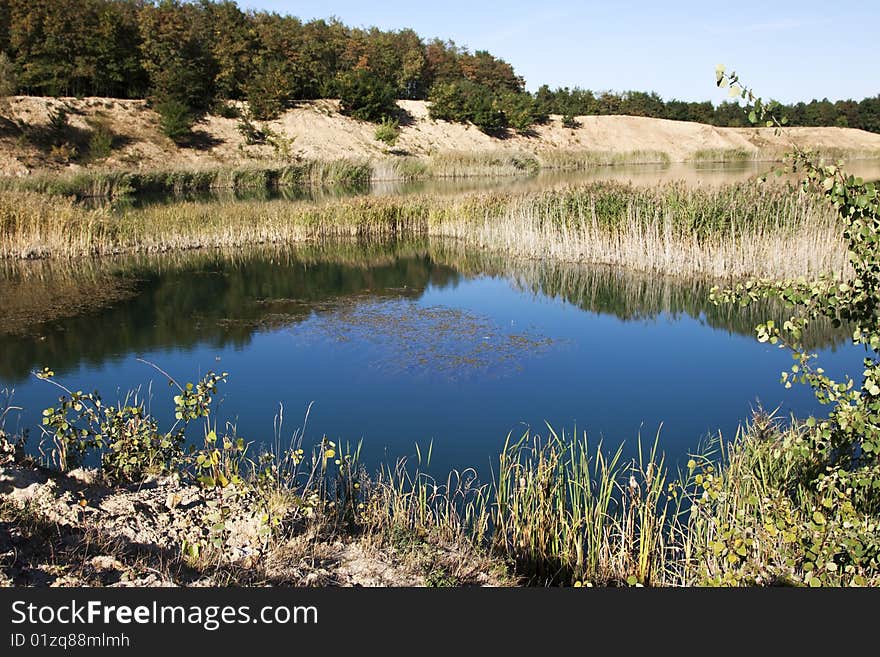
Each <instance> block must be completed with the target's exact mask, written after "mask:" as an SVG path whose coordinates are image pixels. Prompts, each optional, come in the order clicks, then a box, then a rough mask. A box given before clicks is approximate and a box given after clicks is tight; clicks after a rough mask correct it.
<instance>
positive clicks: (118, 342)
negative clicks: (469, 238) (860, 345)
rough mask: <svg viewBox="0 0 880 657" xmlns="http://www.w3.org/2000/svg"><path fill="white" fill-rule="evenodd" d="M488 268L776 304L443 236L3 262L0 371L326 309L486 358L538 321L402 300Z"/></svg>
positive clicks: (613, 296) (64, 365) (340, 327)
mask: <svg viewBox="0 0 880 657" xmlns="http://www.w3.org/2000/svg"><path fill="white" fill-rule="evenodd" d="M486 276H490V277H495V278H500V279H504V280H506V281H509V283H510V284H511V285H513V286H514V287H515V288H516V289H518V290H521V291H528V292H530V293H531V294H533V295H535V296H541V297H547V298H557V299H561V300H564V301H565V302H567V303H569V304H572V305H573V306H575V307H577V308H580V309H581V310H584V311H589V312H592V313H599V314H603V315H611V316H614V317H616V318H619V319H622V320H626V321H633V320H638V321H643V320H646V319H651V318H656V317H658V316H660V315H664V316H667V317H669V318H676V317H678V316H688V317H691V318H695V319H697V320H698V321H700V322H701V323H704V324H705V325H707V326H710V327H713V328H722V329H725V330H727V331H728V332H730V333H736V334H740V335H746V336H751V335H753V332H754V327H755V326H756V325H757V324H758V323H759V322H761V321H763V320H765V319H767V318H774V319H776V320H777V321H778V320H780V319H782V318H783V315H784V313H783V310H782V309H781V308H779V307H776V306H774V305H773V304H772V303H769V302H765V303H762V304H756V305H754V306H751V307H749V308H746V309H741V308H735V307H730V306H722V307H717V306H714V305H713V304H711V303H709V301H708V296H709V288H710V287H711V284H712V283H711V281H705V280H682V279H675V278H664V277H658V276H652V275H648V274H641V273H635V272H628V271H625V270H620V269H613V268H608V267H597V266H584V265H573V264H566V263H558V262H547V261H517V260H511V259H510V258H506V257H500V256H493V255H490V254H485V253H482V252H478V251H474V250H471V249H467V248H464V247H462V246H460V245H456V244H451V243H445V242H442V241H433V242H430V243H429V242H416V243H394V244H357V243H344V244H336V245H324V246H321V247H318V246H307V247H295V248H280V247H273V248H262V249H253V250H248V251H245V252H224V251H192V252H184V253H178V254H173V255H163V256H133V257H125V258H118V259H104V260H86V261H74V262H64V261H58V262H55V261H38V262H5V263H3V269H2V270H0V316H2V317H4V321H3V323H2V325H0V353H2V357H0V379H2V380H3V381H4V382H7V383H15V382H18V381H21V380H22V379H24V378H25V377H27V376H28V373H29V372H31V371H33V370H34V369H35V368H40V367H43V366H47V365H51V367H52V368H53V369H55V370H56V371H58V372H60V373H63V372H64V371H65V370H68V369H71V368H75V367H78V366H79V365H80V364H83V363H85V364H89V365H93V366H99V365H100V364H101V363H103V362H104V361H106V360H110V359H114V358H119V357H123V356H125V355H126V354H133V353H137V354H139V353H144V352H149V351H155V350H169V349H191V348H193V347H195V346H196V345H199V344H201V345H208V346H211V347H213V348H217V349H222V348H226V347H235V348H242V347H245V346H246V345H247V344H248V343H249V342H250V341H251V340H252V338H253V336H254V335H255V334H256V333H259V332H266V331H274V330H278V329H280V328H283V327H290V326H294V325H297V324H300V323H303V322H305V321H307V320H309V319H310V318H313V317H316V316H318V317H321V318H322V319H321V320H320V322H316V323H313V324H314V326H312V327H311V329H310V330H311V331H312V335H315V334H321V335H324V336H330V338H331V339H336V340H349V341H352V340H355V341H357V340H361V341H363V340H365V339H376V338H377V336H383V339H384V340H385V341H386V342H389V341H391V342H394V344H396V346H395V347H394V349H395V350H396V351H398V352H400V353H402V354H404V353H407V352H408V351H411V352H412V354H411V355H412V359H414V360H415V361H418V360H419V359H422V360H424V359H428V360H432V361H437V362H439V357H438V354H439V353H440V352H443V353H445V354H446V355H447V356H448V358H447V361H448V362H447V363H446V365H445V366H451V365H452V364H454V363H455V362H457V361H456V359H459V361H460V362H459V364H460V365H461V366H464V365H465V364H466V363H467V362H482V361H481V359H484V358H485V356H486V354H487V353H488V352H489V351H492V352H493V353H494V357H495V358H502V357H503V355H504V352H505V349H510V348H512V345H513V344H514V343H517V344H519V346H521V347H523V346H526V345H528V346H530V347H532V348H537V347H538V346H540V345H541V344H543V340H544V337H543V336H541V335H537V334H531V333H529V332H528V331H507V332H498V331H497V330H495V329H493V328H492V327H491V326H490V325H488V324H486V323H485V321H484V320H483V319H481V318H479V317H476V316H472V315H468V314H466V313H462V312H461V311H460V310H458V309H452V310H449V311H448V312H453V313H458V314H456V315H454V316H452V315H449V316H446V315H443V313H444V312H447V311H446V310H443V309H439V310H438V309H424V308H420V309H419V308H416V307H415V306H414V305H413V304H412V303H409V302H412V301H415V300H418V299H419V298H421V297H422V296H423V294H424V293H425V290H426V289H427V288H428V287H431V288H433V289H440V290H442V289H445V288H454V287H456V286H457V285H459V284H460V283H461V282H462V281H464V280H469V279H475V278H479V277H486ZM408 301H409V302H408ZM414 309H415V310H414ZM448 312H447V314H448ZM430 313H433V314H430ZM438 313H440V314H439V315H438ZM441 315H442V316H441ZM389 318H391V319H392V320H393V321H389ZM455 334H457V335H458V337H459V342H461V341H462V340H463V339H464V338H465V337H467V336H468V335H473V336H477V337H478V338H479V339H478V340H476V343H479V344H480V345H481V346H480V350H479V352H477V351H474V350H473V349H474V348H470V347H469V349H471V351H470V352H468V351H467V350H459V352H455V350H453V349H451V347H449V346H448V345H447V346H446V347H444V340H445V338H444V336H446V338H449V340H447V341H446V342H448V343H450V344H451V343H452V342H453V339H452V337H453V335H455ZM484 337H485V338H486V339H485V340H484V339H483V338H484ZM806 341H807V342H808V344H809V345H810V346H811V347H812V348H826V347H835V346H837V345H839V344H841V343H844V342H846V331H845V330H836V331H835V330H833V329H832V327H831V326H830V324H828V323H822V322H817V323H814V324H813V325H812V326H811V327H810V329H809V333H808V334H807V336H806ZM389 344H390V342H389ZM505 345H506V346H505ZM444 349H446V351H445V352H444V351H443V350H444ZM431 354H433V356H432V355H431ZM402 360H403V361H405V360H406V359H402ZM436 364H437V363H436V362H435V363H434V365H435V366H436Z"/></svg>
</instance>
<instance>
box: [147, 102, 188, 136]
mask: <svg viewBox="0 0 880 657" xmlns="http://www.w3.org/2000/svg"><path fill="white" fill-rule="evenodd" d="M156 112H158V114H159V128H160V129H161V130H162V134H164V135H165V136H166V137H168V138H169V139H171V140H173V141H174V142H175V143H178V144H179V143H181V142H183V141H185V140H186V139H187V138H188V137H190V136H191V134H192V127H193V123H195V119H194V118H193V115H192V112H191V111H190V108H189V107H187V106H186V105H185V104H184V103H182V102H180V101H179V100H176V99H173V98H171V99H168V100H163V101H162V102H160V103H158V104H157V105H156Z"/></svg>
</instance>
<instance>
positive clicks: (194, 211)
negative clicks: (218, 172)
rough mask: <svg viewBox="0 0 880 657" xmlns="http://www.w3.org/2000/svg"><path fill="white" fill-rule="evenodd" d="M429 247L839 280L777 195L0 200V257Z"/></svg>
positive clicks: (631, 191)
mask: <svg viewBox="0 0 880 657" xmlns="http://www.w3.org/2000/svg"><path fill="white" fill-rule="evenodd" d="M427 237H439V238H452V239H456V240H461V241H463V242H464V243H466V244H469V245H473V246H476V247H478V248H481V249H485V250H487V251H490V252H498V253H504V254H507V255H513V256H518V257H523V258H550V259H557V260H562V261H578V262H589V263H596V264H609V265H616V266H626V267H629V268H632V269H636V270H641V271H647V272H659V273H665V274H672V275H703V276H710V277H717V278H732V277H745V276H757V277H776V278H780V277H781V278H786V277H797V276H808V275H817V274H820V273H828V272H836V273H843V274H846V272H847V258H846V249H845V247H844V244H843V241H842V239H841V237H840V235H839V231H838V228H837V224H836V219H835V216H834V214H833V211H832V210H831V209H830V208H829V207H827V206H825V205H824V204H822V203H821V202H820V201H816V200H815V199H813V198H811V197H810V196H809V195H807V194H804V193H801V192H796V191H791V190H787V189H785V188H782V187H770V186H767V187H763V188H757V187H755V186H753V185H731V186H727V187H723V188H719V189H688V188H686V187H684V186H681V185H675V184H669V185H663V186H657V187H655V188H651V189H637V188H633V187H631V186H627V185H620V184H610V183H604V184H592V185H585V186H577V187H560V188H557V189H553V190H548V191H543V192H525V193H515V192H507V193H505V192H479V193H469V194H462V195H457V196H449V197H447V196H443V197H437V196H429V195H412V196H407V197H386V198H372V197H361V198H349V199H340V200H334V201H330V202H327V203H323V204H319V205H316V204H311V203H291V202H284V201H244V202H236V203H217V202H181V203H176V204H172V205H165V206H152V207H147V208H143V209H131V210H127V211H125V212H123V213H121V214H114V213H112V212H110V211H108V210H106V209H96V210H89V209H86V208H83V207H82V206H80V205H78V204H76V203H75V202H73V201H72V200H69V199H60V198H57V197H51V196H48V195H45V194H39V193H35V192H2V193H0V238H2V239H0V258H44V257H54V258H71V257H83V256H104V255H110V254H120V253H154V252H163V251H171V250H178V249H180V250H183V249H196V248H214V247H224V246H230V247H235V246H245V245H256V244H272V243H275V244H282V243H300V242H320V241H323V240H330V239H350V238H358V239H388V238H392V239H403V238H427Z"/></svg>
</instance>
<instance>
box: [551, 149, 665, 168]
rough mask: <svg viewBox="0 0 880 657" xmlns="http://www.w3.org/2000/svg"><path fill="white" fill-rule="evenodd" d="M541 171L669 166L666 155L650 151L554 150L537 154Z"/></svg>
mask: <svg viewBox="0 0 880 657" xmlns="http://www.w3.org/2000/svg"><path fill="white" fill-rule="evenodd" d="M537 156H538V161H539V163H540V166H541V168H542V169H557V170H561V171H580V170H584V169H593V168H596V167H611V166H627V165H639V164H662V165H667V164H670V162H671V158H670V157H669V154H668V153H664V152H663V151H652V150H635V151H624V152H614V151H596V150H589V149H584V150H564V149H554V150H548V151H541V152H540V153H538V154H537Z"/></svg>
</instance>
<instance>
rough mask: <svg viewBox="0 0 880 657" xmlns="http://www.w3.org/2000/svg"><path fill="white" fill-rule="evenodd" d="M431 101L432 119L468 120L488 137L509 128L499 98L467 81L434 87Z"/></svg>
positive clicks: (487, 89)
mask: <svg viewBox="0 0 880 657" xmlns="http://www.w3.org/2000/svg"><path fill="white" fill-rule="evenodd" d="M428 100H429V101H430V102H431V105H430V108H429V112H430V115H431V118H433V119H440V120H443V121H454V122H456V123H465V122H468V121H469V122H471V123H473V124H474V125H475V126H477V127H478V128H479V129H480V130H482V131H483V132H485V133H487V134H495V133H499V132H501V131H503V130H504V129H505V128H506V127H507V117H506V116H505V113H504V111H503V110H502V108H501V106H500V100H499V97H498V96H497V95H496V94H495V93H494V92H493V91H492V90H491V89H489V88H488V87H485V86H483V85H480V84H476V83H474V82H469V81H467V80H461V81H454V82H444V83H439V84H435V85H434V86H433V87H432V88H431V94H430V96H429V97H428Z"/></svg>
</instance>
